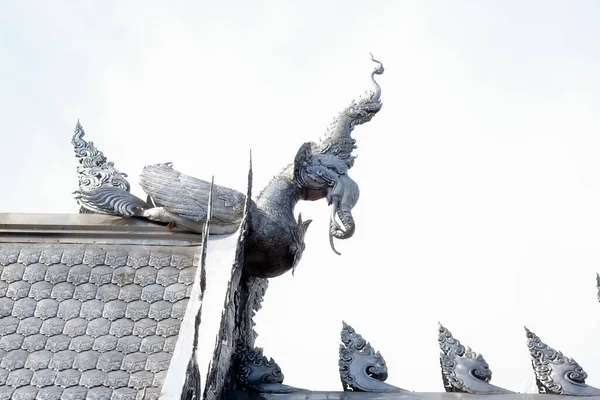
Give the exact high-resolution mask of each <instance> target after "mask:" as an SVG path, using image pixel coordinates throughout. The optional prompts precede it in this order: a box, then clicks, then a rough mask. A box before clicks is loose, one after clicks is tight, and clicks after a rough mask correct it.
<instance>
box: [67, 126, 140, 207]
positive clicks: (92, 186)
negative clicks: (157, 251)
mask: <svg viewBox="0 0 600 400" xmlns="http://www.w3.org/2000/svg"><path fill="white" fill-rule="evenodd" d="M84 136H85V131H84V130H83V126H82V125H81V123H80V121H79V119H78V120H77V124H76V125H75V131H74V133H73V137H72V138H71V143H72V144H73V149H74V151H75V156H76V157H77V159H78V161H79V165H78V166H77V176H78V178H79V190H78V192H79V193H83V194H84V195H83V196H79V197H76V199H77V202H78V203H79V205H80V206H81V209H80V211H79V212H80V213H89V212H93V213H98V212H101V213H107V214H111V213H114V212H113V211H115V210H113V207H112V206H111V204H109V203H110V202H108V203H107V204H101V205H99V204H95V203H94V202H93V201H91V200H86V196H85V195H86V194H89V193H90V192H92V191H95V190H96V189H100V188H105V187H109V188H112V189H114V190H113V192H111V193H113V194H116V195H117V196H120V197H122V199H121V200H124V201H125V200H126V198H128V196H127V193H125V194H124V195H123V193H120V192H121V191H123V192H129V182H127V179H125V178H126V177H127V174H125V173H122V172H119V171H118V170H117V169H116V168H115V166H114V164H113V163H112V162H109V161H108V160H107V159H106V157H105V156H104V154H102V152H101V151H100V150H98V149H97V148H96V146H94V143H93V142H92V141H87V140H85V139H84V138H83V137H84ZM138 200H139V199H134V201H133V203H136V204H133V203H131V202H129V203H131V204H130V205H133V206H137V203H140V204H142V203H143V201H141V200H139V201H138ZM115 212H116V211H115ZM117 215H119V214H118V213H117Z"/></svg>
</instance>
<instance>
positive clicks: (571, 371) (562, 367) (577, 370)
mask: <svg viewBox="0 0 600 400" xmlns="http://www.w3.org/2000/svg"><path fill="white" fill-rule="evenodd" d="M525 333H526V334H527V347H528V348H529V353H530V354H531V365H532V367H533V372H534V373H535V381H536V384H537V387H538V391H539V392H540V393H542V394H562V395H571V396H600V389H598V388H595V387H593V386H589V385H587V384H586V383H585V379H586V378H587V373H586V372H585V371H584V370H583V368H582V367H581V366H580V365H579V364H578V363H577V362H576V361H575V360H574V359H572V358H569V357H566V356H564V355H563V353H562V352H560V351H557V350H554V349H553V348H552V347H550V346H548V345H547V344H546V343H544V342H542V340H541V339H540V338H539V337H538V336H537V335H536V334H535V333H533V332H531V331H530V330H529V329H527V327H525Z"/></svg>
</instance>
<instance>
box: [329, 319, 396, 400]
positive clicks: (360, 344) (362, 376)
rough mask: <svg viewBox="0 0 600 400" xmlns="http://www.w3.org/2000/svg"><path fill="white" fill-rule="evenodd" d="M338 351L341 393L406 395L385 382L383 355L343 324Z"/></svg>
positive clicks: (343, 322)
mask: <svg viewBox="0 0 600 400" xmlns="http://www.w3.org/2000/svg"><path fill="white" fill-rule="evenodd" d="M340 336H341V340H342V344H340V350H339V362H338V364H339V372H340V379H341V381H342V385H343V387H344V391H360V392H406V390H404V389H401V388H399V387H396V386H392V385H390V384H387V383H385V382H384V381H385V380H386V379H387V376H388V370H387V366H386V364H385V360H384V359H383V356H382V355H381V354H380V353H379V352H378V351H375V350H374V349H373V347H371V344H370V343H369V342H367V341H366V340H365V339H363V337H362V336H361V335H360V334H358V333H356V331H355V330H354V329H353V328H352V327H351V326H350V325H349V324H347V323H346V322H345V321H342V331H341V334H340Z"/></svg>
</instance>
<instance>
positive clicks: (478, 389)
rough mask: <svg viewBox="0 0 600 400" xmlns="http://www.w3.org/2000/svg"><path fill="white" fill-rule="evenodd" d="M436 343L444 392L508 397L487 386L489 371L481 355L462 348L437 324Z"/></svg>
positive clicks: (490, 377)
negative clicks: (438, 347)
mask: <svg viewBox="0 0 600 400" xmlns="http://www.w3.org/2000/svg"><path fill="white" fill-rule="evenodd" d="M438 330H439V332H438V342H439V345H440V349H441V350H442V352H441V353H440V365H441V367H442V380H443V382H444V388H445V389H446V392H458V393H473V394H491V393H512V392H511V391H509V390H506V389H503V388H501V387H498V386H495V385H492V384H490V383H489V382H490V380H491V379H492V371H491V370H490V366H489V365H488V363H487V362H486V361H485V359H484V358H483V356H482V355H481V354H477V353H475V352H474V351H472V350H471V348H469V347H466V348H465V346H463V345H462V344H460V342H459V341H458V340H457V339H455V338H454V337H453V336H452V333H451V332H450V331H449V330H448V329H446V328H445V327H444V326H442V324H439V323H438Z"/></svg>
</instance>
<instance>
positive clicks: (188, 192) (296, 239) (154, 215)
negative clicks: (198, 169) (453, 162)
mask: <svg viewBox="0 0 600 400" xmlns="http://www.w3.org/2000/svg"><path fill="white" fill-rule="evenodd" d="M371 59H372V60H373V61H374V62H375V63H377V66H376V67H375V68H374V70H373V71H372V72H371V82H372V85H373V89H372V90H370V91H368V92H367V93H366V95H365V96H363V97H361V98H360V99H359V100H356V101H353V102H352V103H351V104H350V105H349V106H348V107H346V109H344V110H343V111H342V112H341V113H340V114H339V115H338V116H337V118H335V119H334V121H333V123H332V124H331V126H330V127H329V128H328V130H327V132H326V134H325V135H324V137H323V138H322V139H321V140H320V141H319V143H313V142H307V143H304V144H303V145H302V146H301V147H300V149H299V151H298V152H297V154H296V157H295V159H294V162H293V163H292V164H290V165H288V166H287V167H285V168H284V169H283V171H282V172H280V173H279V174H278V175H277V176H275V177H274V178H273V179H272V180H271V182H270V183H269V184H268V185H267V186H266V187H265V188H264V189H263V191H262V192H261V193H260V194H259V196H258V197H257V199H256V200H255V201H252V202H251V208H250V218H249V224H250V234H249V236H248V239H247V242H246V251H245V255H246V257H245V265H244V270H245V272H246V273H247V274H248V275H249V276H257V277H263V278H270V277H275V276H279V275H281V274H283V273H285V272H286V271H288V270H290V269H292V271H293V270H294V268H295V267H296V265H297V264H298V262H299V260H300V258H301V256H302V252H303V251H304V235H305V233H306V230H307V229H308V226H309V225H310V222H311V220H307V221H302V218H301V216H298V219H297V220H296V218H295V216H294V207H295V205H296V203H298V202H299V201H301V200H311V201H314V200H319V199H323V198H325V199H327V202H328V203H329V205H330V206H331V215H330V226H329V241H330V244H331V248H332V249H333V251H334V252H336V253H337V254H339V253H338V252H337V251H336V250H335V247H334V244H333V239H334V238H336V239H348V238H350V237H352V235H353V234H354V231H355V222H354V219H353V217H352V208H353V207H354V206H355V204H356V202H357V201H358V197H359V189H358V185H357V184H356V182H354V181H353V180H352V179H351V178H350V177H349V176H348V170H349V169H350V168H352V166H353V165H354V159H355V157H354V156H352V151H353V150H354V149H355V148H356V145H355V143H356V140H355V139H353V138H352V136H351V133H352V131H353V129H354V127H355V126H356V125H360V124H364V123H365V122H368V121H370V120H371V118H373V116H374V115H375V114H377V113H378V112H379V110H380V109H381V106H382V103H381V101H380V96H381V88H380V87H379V85H378V84H377V82H376V81H375V79H374V76H375V75H380V74H382V73H383V71H384V68H383V65H382V64H381V62H379V61H377V60H375V59H374V58H373V56H371ZM83 134H84V132H83V129H82V128H81V126H80V125H79V124H78V126H77V129H76V133H75V137H74V139H73V140H74V144H75V138H77V144H76V153H77V156H78V157H80V163H82V165H87V164H88V163H92V164H93V165H94V167H95V168H96V169H95V170H94V171H87V170H86V171H83V172H82V173H83V174H87V175H86V176H90V175H91V176H96V175H98V176H99V175H101V174H100V172H97V171H100V170H102V173H107V174H110V173H112V174H114V175H113V176H114V177H115V179H116V177H120V176H121V175H122V174H121V175H119V173H118V172H115V171H116V170H114V167H112V164H110V163H105V159H104V158H102V159H100V160H98V161H94V159H93V157H94V155H93V154H88V153H90V152H89V151H88V152H86V149H87V148H89V147H90V146H91V145H92V144H91V142H90V143H88V144H87V147H86V145H85V141H83V140H82V136H83ZM80 143H82V144H80ZM100 154H101V153H100ZM103 162H104V164H102V163H103ZM103 165H104V167H105V168H106V169H102V167H103ZM111 168H112V169H111ZM113 180H114V179H112V180H111V179H110V178H109V179H103V180H101V182H100V184H99V185H94V186H93V187H91V186H89V185H80V190H78V191H76V192H75V194H76V199H77V200H78V202H79V204H80V205H81V206H82V207H83V208H84V209H86V210H89V211H91V212H95V213H105V214H112V215H119V216H123V217H142V218H147V219H149V220H152V221H157V222H162V223H167V224H168V226H169V228H171V227H173V226H178V227H181V228H184V229H187V230H191V231H195V232H202V227H203V225H204V222H205V220H206V213H207V202H208V191H209V188H210V183H209V182H207V181H204V180H201V179H197V178H193V177H190V176H187V175H184V174H182V173H180V172H178V171H176V170H175V169H173V168H172V165H171V164H170V163H167V164H158V165H150V166H147V167H145V168H144V170H143V172H142V175H141V179H140V185H141V186H142V188H143V190H144V191H145V192H146V194H147V195H148V200H147V201H143V200H141V199H140V198H138V197H136V196H134V195H133V194H131V193H129V190H128V187H127V188H124V187H121V186H118V185H115V184H114V182H112V181H113ZM213 195H214V199H215V201H214V205H213V209H212V222H211V228H210V229H211V230H210V233H213V234H227V233H233V232H234V231H236V230H237V229H238V227H239V224H240V221H241V219H242V215H243V211H244V204H245V200H246V196H245V195H244V194H242V193H240V192H238V191H236V190H233V189H230V188H226V187H223V186H219V185H214V187H213ZM338 220H339V222H338Z"/></svg>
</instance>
